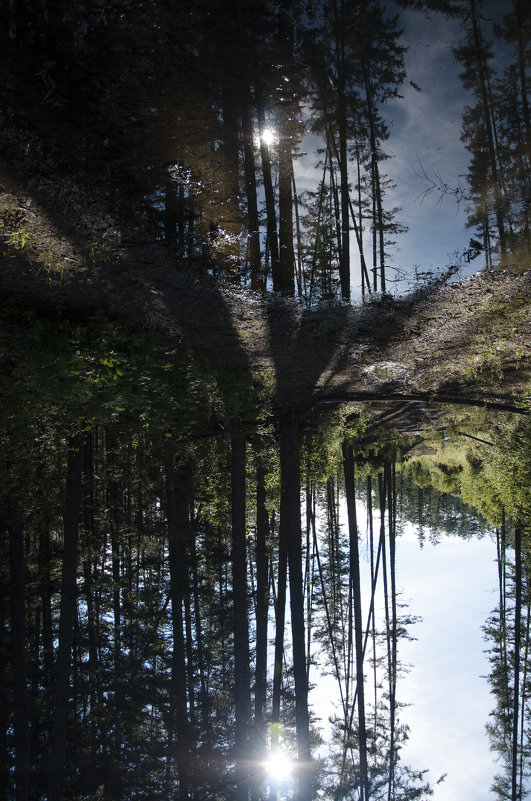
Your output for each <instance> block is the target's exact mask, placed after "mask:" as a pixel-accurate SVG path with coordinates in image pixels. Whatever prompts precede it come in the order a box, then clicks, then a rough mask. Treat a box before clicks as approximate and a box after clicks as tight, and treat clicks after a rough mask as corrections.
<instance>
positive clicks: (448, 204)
mask: <svg viewBox="0 0 531 801" xmlns="http://www.w3.org/2000/svg"><path fill="white" fill-rule="evenodd" d="M401 23H402V25H403V27H404V39H405V42H406V43H407V45H408V52H407V54H406V70H407V80H406V83H405V84H404V86H403V87H402V88H401V90H400V94H401V95H403V98H396V99H394V100H392V101H390V103H389V104H388V107H387V110H386V114H385V116H386V119H388V120H389V122H390V137H389V140H388V141H387V142H386V143H385V144H384V149H385V151H386V152H387V153H388V155H389V156H390V157H391V158H390V159H389V160H388V161H386V162H384V164H383V169H384V170H385V171H386V172H387V173H388V174H389V176H390V177H391V178H392V180H393V181H394V183H395V184H396V189H394V190H393V191H392V192H390V193H389V195H388V197H387V200H386V205H387V206H389V207H393V206H398V207H400V208H401V209H402V211H401V212H400V213H399V214H398V215H397V219H398V220H399V221H401V222H403V223H405V224H406V225H407V226H408V229H409V230H408V232H407V233H406V234H402V235H401V236H400V237H399V238H398V240H397V245H398V250H397V252H396V253H395V255H394V258H393V260H392V263H393V264H394V265H395V266H396V267H397V268H399V269H401V270H405V271H406V272H407V273H408V274H411V273H412V272H413V267H414V265H418V266H419V267H420V269H422V270H429V269H435V270H436V269H439V268H443V267H445V266H447V265H448V264H449V263H450V261H451V255H452V253H453V252H454V251H456V250H457V251H463V250H464V248H465V247H466V245H467V243H468V241H469V239H470V235H471V233H470V231H468V230H466V229H465V227H464V221H465V214H464V212H465V209H464V206H461V207H458V206H457V204H456V203H455V202H454V199H453V198H452V197H450V196H448V197H444V198H441V196H440V194H439V192H437V191H434V192H433V193H432V194H431V195H429V196H428V197H425V198H424V200H423V199H422V193H423V192H424V190H425V189H426V188H427V184H426V183H425V182H424V181H423V180H422V178H421V177H419V174H420V173H421V172H422V169H423V170H424V171H425V172H426V173H427V174H428V175H429V176H430V177H431V178H433V177H434V176H435V175H438V176H440V178H441V179H442V181H444V182H445V183H447V184H448V185H449V186H450V187H457V186H458V185H459V183H460V181H461V184H462V185H463V186H465V185H466V184H465V181H464V178H460V176H463V175H464V174H465V173H466V170H467V165H468V160H469V154H468V152H467V151H466V150H465V147H464V144H463V143H462V142H461V140H460V130H461V116H462V113H463V106H464V103H466V102H467V100H468V95H467V93H465V92H464V91H463V89H462V87H461V84H460V81H459V67H458V65H456V64H455V63H454V60H453V54H452V47H453V46H455V45H456V44H457V42H458V40H459V38H460V32H459V25H458V23H457V22H455V21H447V20H445V19H444V17H442V16H441V15H438V14H433V15H432V18H431V19H427V18H426V17H425V16H424V15H423V14H420V13H418V12H414V11H412V10H406V11H404V12H403V13H402V15H401ZM409 81H413V82H414V83H415V84H417V85H418V86H419V87H420V89H421V91H420V92H418V91H417V90H416V89H414V88H413V86H412V85H411V84H410V83H409ZM479 262H480V259H478V263H477V266H475V265H474V263H472V268H473V269H472V271H476V270H477V269H479V268H480V267H481V266H482V265H481V264H480V263H479Z"/></svg>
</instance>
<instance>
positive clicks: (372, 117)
mask: <svg viewBox="0 0 531 801" xmlns="http://www.w3.org/2000/svg"><path fill="white" fill-rule="evenodd" d="M404 5H406V6H409V5H413V6H414V7H418V8H421V10H424V11H426V10H431V7H432V6H433V9H434V12H433V13H436V12H438V11H439V12H440V11H442V12H444V13H447V14H449V15H453V16H457V17H458V18H459V19H461V20H462V25H463V42H462V44H461V45H460V46H459V47H457V48H456V49H455V55H456V58H457V59H458V61H459V62H460V63H461V64H462V65H463V73H462V80H463V84H464V86H465V87H466V88H467V89H469V90H470V92H471V93H472V96H473V98H474V102H473V103H472V104H471V105H470V106H469V107H467V109H466V110H465V114H464V121H463V139H464V141H465V143H466V146H467V148H468V149H469V150H470V152H471V162H470V170H469V176H468V181H469V185H470V191H469V192H467V199H468V200H469V202H470V215H469V222H470V225H471V227H472V228H474V236H475V237H476V239H474V240H473V241H474V243H475V244H474V245H473V246H471V250H470V253H472V251H474V248H475V251H474V252H475V253H477V252H478V249H483V250H484V252H485V263H486V266H487V267H493V266H495V265H497V264H501V265H502V266H504V267H509V266H513V267H515V268H516V267H518V265H522V264H523V263H524V261H525V258H526V254H527V255H528V242H529V214H528V200H529V197H528V195H529V186H528V179H527V177H526V176H528V174H529V169H528V167H529V165H528V160H529V110H528V102H527V83H526V81H527V79H526V69H525V64H526V54H527V52H528V47H529V20H528V16H527V14H526V12H525V10H524V4H523V3H522V2H520V0H515V2H514V4H513V8H512V9H510V10H508V13H507V15H506V16H505V17H504V19H503V22H500V24H499V25H497V26H496V27H495V28H494V29H493V30H494V34H495V37H496V45H497V49H496V51H493V49H492V47H491V43H490V42H489V40H488V38H487V34H486V31H485V29H486V28H487V23H486V22H485V21H484V20H483V18H482V15H481V4H479V3H478V2H477V0H461V1H460V2H448V3H443V4H441V3H437V4H430V3H422V4H419V3H416V4H415V3H406V4H404ZM1 19H2V26H1V31H0V35H1V36H2V41H3V45H4V48H3V52H4V55H3V58H4V59H5V65H4V66H5V72H6V75H7V76H8V79H7V81H6V82H5V85H4V87H3V89H2V92H3V98H4V105H5V110H6V113H5V117H4V119H3V124H4V125H6V126H7V127H8V128H9V126H12V125H15V126H17V125H21V124H22V125H24V126H29V127H30V128H31V129H32V130H36V131H37V133H38V136H39V138H40V139H41V140H42V143H43V145H44V147H45V148H46V149H48V150H52V151H55V152H56V153H58V154H60V156H61V157H62V158H63V159H64V160H65V161H66V163H68V164H69V165H76V166H75V170H77V172H78V173H79V174H80V175H81V176H82V180H81V184H84V185H85V186H86V187H87V189H90V192H91V193H96V195H97V196H98V197H99V198H100V199H102V200H103V201H104V203H105V205H106V206H107V208H108V209H109V210H111V211H112V212H113V214H115V215H116V217H117V219H118V220H119V221H120V222H119V227H120V228H121V230H122V240H123V241H125V242H127V241H129V240H135V241H142V242H148V243H153V244H155V243H159V244H160V245H161V246H163V247H165V248H166V250H167V252H168V253H169V254H170V257H171V259H172V261H173V262H174V264H175V265H176V267H177V268H178V269H187V270H189V269H191V270H193V271H194V272H195V273H197V274H205V273H211V274H215V275H218V276H219V277H228V278H229V280H231V281H236V282H237V283H244V284H245V285H247V286H251V287H252V288H254V289H257V290H261V289H264V288H272V289H273V290H275V291H277V292H280V293H282V294H284V295H292V296H293V295H295V296H297V297H299V298H301V299H304V300H305V301H307V302H314V301H317V300H319V299H320V298H331V297H341V298H343V299H344V300H349V299H350V293H351V286H352V284H353V281H354V277H355V280H356V282H359V284H360V285H361V290H362V294H363V295H368V294H369V293H371V292H375V291H381V292H385V291H387V290H388V289H389V288H390V286H391V283H390V282H392V280H393V275H392V262H391V261H390V251H389V248H390V246H391V245H392V244H393V242H394V240H395V237H396V235H397V234H398V233H400V231H401V230H402V226H401V224H400V221H399V218H398V213H399V210H397V209H394V208H390V207H389V205H388V203H386V192H387V190H388V188H389V180H388V178H387V176H386V174H385V161H386V159H387V158H388V155H387V154H386V151H385V145H386V141H387V139H388V136H389V127H388V124H387V122H386V112H385V104H386V102H387V101H388V100H389V99H390V98H394V97H397V95H399V92H400V87H401V85H402V84H403V82H404V80H405V79H406V73H405V66H404V64H405V50H406V48H405V46H404V44H403V41H402V36H401V30H400V24H401V18H400V14H399V13H395V14H392V13H391V12H390V11H389V9H387V8H386V7H385V5H382V4H380V3H375V2H372V0H364V1H363V2H358V3H356V4H354V5H352V4H350V3H347V2H345V0H320V2H318V3H311V2H308V3H306V2H297V1H296V0H292V2H290V3H282V4H281V5H278V4H276V3H273V2H269V1H268V0H262V2H260V3H258V4H256V3H253V4H249V3H246V2H244V0H241V2H238V3H236V4H234V3H231V4H230V5H227V4H226V3H225V2H224V1H223V0H217V2H215V3H197V2H184V3H180V4H179V6H178V8H177V7H176V6H175V5H174V4H172V3H169V2H166V0H151V1H150V2H141V3H136V4H134V6H133V5H131V4H130V3H128V2H112V3H111V2H81V1H79V2H75V3H68V4H65V3H63V2H61V0H53V2H52V0H49V1H48V2H46V3H37V2H29V3H28V2H18V0H17V2H4V3H3V4H2V15H1ZM500 50H502V51H503V58H500V57H499V52H498V51H500ZM494 52H496V54H497V55H498V60H497V62H496V64H495V66H494V63H493V62H494V61H495V60H494V57H493V55H494ZM498 63H499V66H498ZM309 142H310V143H311V147H315V175H316V178H315V181H314V182H313V183H314V188H313V189H308V188H304V191H302V190H301V188H300V187H297V185H296V182H295V175H296V170H294V163H295V162H296V160H297V157H298V156H300V155H301V154H302V153H301V149H302V148H306V147H307V144H308V143H309ZM314 143H315V145H314ZM68 169H70V170H71V169H72V167H71V166H70V167H69V168H68ZM58 191H60V188H58Z"/></svg>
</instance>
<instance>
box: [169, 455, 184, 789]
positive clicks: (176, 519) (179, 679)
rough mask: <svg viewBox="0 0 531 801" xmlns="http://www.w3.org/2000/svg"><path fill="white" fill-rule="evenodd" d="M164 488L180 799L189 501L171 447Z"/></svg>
mask: <svg viewBox="0 0 531 801" xmlns="http://www.w3.org/2000/svg"><path fill="white" fill-rule="evenodd" d="M165 491H166V520H167V526H168V557H169V558H168V562H169V568H170V597H171V622H172V636H173V653H172V663H171V697H170V709H171V724H170V727H169V738H168V739H169V746H170V748H169V754H168V763H170V762H171V758H173V757H175V759H176V763H177V769H178V776H179V794H178V798H179V801H182V799H185V798H188V768H187V762H188V760H187V756H188V747H187V738H186V729H187V721H188V715H187V708H186V683H187V682H186V659H185V645H184V634H183V598H184V594H185V593H186V590H187V574H186V546H185V536H186V529H187V527H188V516H187V509H188V507H187V504H186V501H185V500H184V501H183V499H182V498H180V497H179V496H178V489H177V481H176V476H175V464H174V453H173V450H172V449H171V448H170V447H168V449H167V451H166V465H165ZM174 740H175V742H174Z"/></svg>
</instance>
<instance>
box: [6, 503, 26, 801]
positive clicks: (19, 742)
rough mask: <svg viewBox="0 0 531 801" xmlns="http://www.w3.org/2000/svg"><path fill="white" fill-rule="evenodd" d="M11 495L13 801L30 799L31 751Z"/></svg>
mask: <svg viewBox="0 0 531 801" xmlns="http://www.w3.org/2000/svg"><path fill="white" fill-rule="evenodd" d="M14 494H15V497H14V498H12V499H10V501H9V507H8V525H9V573H10V625H11V668H12V682H13V707H14V713H15V715H14V717H15V722H14V729H15V740H14V745H15V792H16V795H15V798H16V801H27V799H28V797H29V770H30V749H29V708H28V687H27V669H26V621H25V605H26V601H25V597H26V589H25V578H24V571H25V563H24V523H23V519H22V510H21V509H20V506H19V503H18V498H17V497H16V490H15V492H14Z"/></svg>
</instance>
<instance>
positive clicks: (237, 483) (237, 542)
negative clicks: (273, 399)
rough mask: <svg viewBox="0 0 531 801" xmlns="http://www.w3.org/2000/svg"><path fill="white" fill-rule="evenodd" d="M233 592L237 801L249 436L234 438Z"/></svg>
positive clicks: (241, 780) (245, 690)
mask: <svg viewBox="0 0 531 801" xmlns="http://www.w3.org/2000/svg"><path fill="white" fill-rule="evenodd" d="M231 501H232V593H233V620H234V700H235V713H236V721H235V723H236V732H235V756H236V784H237V786H236V799H237V801H246V799H247V798H248V795H249V793H248V789H249V788H248V776H247V772H246V768H245V757H246V751H247V738H248V727H249V694H250V677H249V662H250V656H249V626H248V620H247V557H246V543H245V437H244V436H243V435H240V434H238V435H234V436H233V437H232V438H231Z"/></svg>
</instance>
